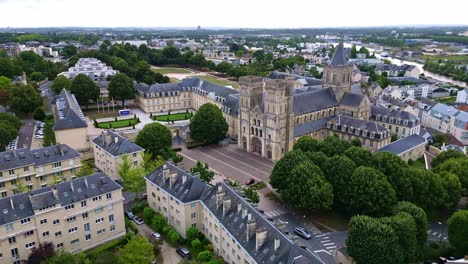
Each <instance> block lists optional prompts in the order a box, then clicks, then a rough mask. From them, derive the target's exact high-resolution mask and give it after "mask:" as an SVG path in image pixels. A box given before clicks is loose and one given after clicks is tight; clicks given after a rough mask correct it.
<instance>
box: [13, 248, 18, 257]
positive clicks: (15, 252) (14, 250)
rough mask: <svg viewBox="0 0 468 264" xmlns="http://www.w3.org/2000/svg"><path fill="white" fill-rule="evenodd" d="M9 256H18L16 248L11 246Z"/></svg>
mask: <svg viewBox="0 0 468 264" xmlns="http://www.w3.org/2000/svg"><path fill="white" fill-rule="evenodd" d="M11 256H12V257H13V258H18V257H19V256H18V249H17V248H12V249H11Z"/></svg>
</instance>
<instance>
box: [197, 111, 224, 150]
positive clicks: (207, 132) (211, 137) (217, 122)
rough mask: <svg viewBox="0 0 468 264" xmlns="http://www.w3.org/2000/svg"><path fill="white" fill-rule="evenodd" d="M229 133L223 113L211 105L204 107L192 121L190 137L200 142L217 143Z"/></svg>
mask: <svg viewBox="0 0 468 264" xmlns="http://www.w3.org/2000/svg"><path fill="white" fill-rule="evenodd" d="M227 131H228V124H227V122H226V119H225V118H224V116H223V113H222V112H221V110H220V109H219V108H218V107H217V106H215V105H214V104H211V103H206V104H204V105H202V106H201V107H200V108H199V109H198V112H197V113H196V114H195V115H194V116H193V117H192V120H191V121H190V136H191V137H192V138H193V139H194V140H196V141H199V142H205V143H208V144H212V143H216V142H218V141H220V140H222V139H223V138H224V137H225V136H226V132H227Z"/></svg>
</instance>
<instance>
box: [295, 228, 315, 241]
mask: <svg viewBox="0 0 468 264" xmlns="http://www.w3.org/2000/svg"><path fill="white" fill-rule="evenodd" d="M294 234H296V235H298V236H300V237H302V238H304V239H307V240H309V239H311V238H312V236H311V235H310V233H309V232H307V230H305V229H304V228H303V227H296V228H294Z"/></svg>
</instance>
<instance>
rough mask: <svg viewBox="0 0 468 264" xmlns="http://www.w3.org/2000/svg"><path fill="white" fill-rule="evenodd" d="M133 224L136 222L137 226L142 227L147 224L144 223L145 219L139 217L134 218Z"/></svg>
mask: <svg viewBox="0 0 468 264" xmlns="http://www.w3.org/2000/svg"><path fill="white" fill-rule="evenodd" d="M133 222H135V224H137V225H142V224H144V223H145V221H143V219H142V218H141V217H139V216H135V217H134V218H133Z"/></svg>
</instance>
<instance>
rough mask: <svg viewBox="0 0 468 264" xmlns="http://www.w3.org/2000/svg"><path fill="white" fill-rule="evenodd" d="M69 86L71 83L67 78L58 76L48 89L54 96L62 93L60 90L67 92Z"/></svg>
mask: <svg viewBox="0 0 468 264" xmlns="http://www.w3.org/2000/svg"><path fill="white" fill-rule="evenodd" d="M71 84H72V82H71V81H70V80H69V79H68V78H67V77H65V76H63V75H59V76H57V77H55V79H54V80H53V81H52V84H51V85H50V89H52V91H54V93H55V94H59V93H60V92H61V91H62V89H67V90H69V89H70V87H71Z"/></svg>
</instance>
